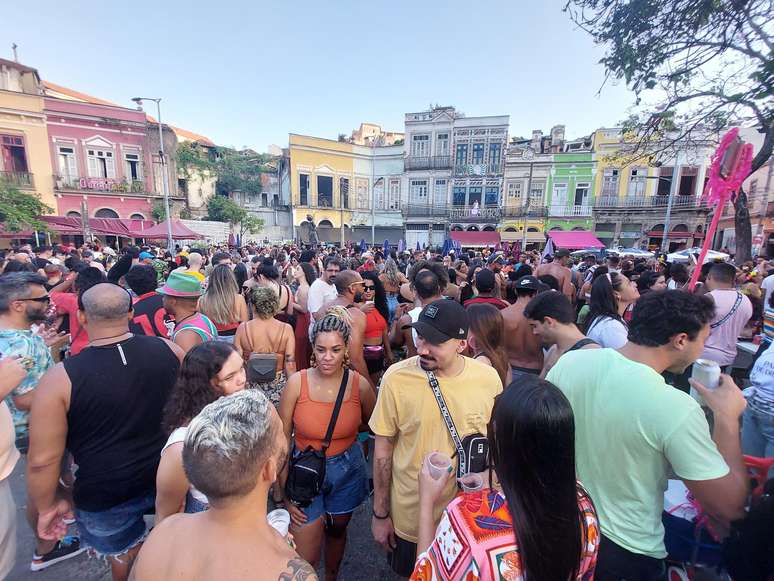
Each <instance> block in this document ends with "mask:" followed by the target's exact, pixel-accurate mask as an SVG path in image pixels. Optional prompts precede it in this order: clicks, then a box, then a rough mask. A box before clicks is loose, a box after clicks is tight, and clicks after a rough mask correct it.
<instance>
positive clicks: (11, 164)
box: [0, 59, 56, 209]
mask: <svg viewBox="0 0 774 581" xmlns="http://www.w3.org/2000/svg"><path fill="white" fill-rule="evenodd" d="M0 178H2V179H4V180H5V181H7V182H9V183H10V184H11V185H13V186H15V187H17V188H19V189H20V190H22V191H25V192H28V193H34V194H37V195H38V196H39V197H40V200H41V201H42V202H43V203H44V204H46V205H47V206H49V207H50V208H52V209H53V208H56V200H55V199H54V181H53V180H54V178H53V171H52V170H51V153H50V150H49V146H48V131H47V129H46V117H45V115H44V113H43V88H42V85H41V83H40V76H39V75H38V72H37V71H36V70H35V69H33V68H30V67H25V66H24V65H21V64H19V63H17V62H14V61H9V60H5V59H0Z"/></svg>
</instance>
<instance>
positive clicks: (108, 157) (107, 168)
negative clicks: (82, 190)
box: [86, 149, 116, 178]
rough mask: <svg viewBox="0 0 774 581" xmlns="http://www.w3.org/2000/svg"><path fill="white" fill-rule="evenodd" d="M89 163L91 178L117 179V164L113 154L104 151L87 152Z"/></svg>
mask: <svg viewBox="0 0 774 581" xmlns="http://www.w3.org/2000/svg"><path fill="white" fill-rule="evenodd" d="M86 153H87V155H88V162H89V177H92V178H115V177H116V164H115V160H114V159H113V152H112V151H106V150H104V149H88V150H86Z"/></svg>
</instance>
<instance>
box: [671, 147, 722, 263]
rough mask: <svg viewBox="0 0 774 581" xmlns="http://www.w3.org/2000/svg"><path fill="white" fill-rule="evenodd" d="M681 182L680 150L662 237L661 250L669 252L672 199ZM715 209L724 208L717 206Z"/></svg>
mask: <svg viewBox="0 0 774 581" xmlns="http://www.w3.org/2000/svg"><path fill="white" fill-rule="evenodd" d="M679 182H680V152H679V151H678V152H677V153H675V168H674V170H673V171H672V184H671V187H670V188H669V197H668V198H667V209H666V216H665V217H664V237H663V238H662V239H661V252H667V253H668V252H669V221H670V219H671V218H672V200H674V197H675V196H676V195H677V188H678V186H679ZM715 211H716V212H717V211H722V209H718V208H715Z"/></svg>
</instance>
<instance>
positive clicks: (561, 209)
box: [548, 206, 592, 216]
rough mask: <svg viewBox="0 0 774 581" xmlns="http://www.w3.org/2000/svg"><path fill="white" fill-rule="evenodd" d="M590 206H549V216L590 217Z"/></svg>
mask: <svg viewBox="0 0 774 581" xmlns="http://www.w3.org/2000/svg"><path fill="white" fill-rule="evenodd" d="M591 209H592V208H591V206H551V207H550V208H549V209H548V214H549V215H550V216H591Z"/></svg>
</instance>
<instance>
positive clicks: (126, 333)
mask: <svg viewBox="0 0 774 581" xmlns="http://www.w3.org/2000/svg"><path fill="white" fill-rule="evenodd" d="M124 335H129V337H132V336H133V335H132V333H130V332H129V331H124V332H123V333H119V334H118V335H110V336H109V337H96V338H95V339H92V340H91V341H89V346H90V347H102V345H95V344H94V341H105V340H106V339H115V338H116V337H123V336H124ZM129 337H127V338H129Z"/></svg>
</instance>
